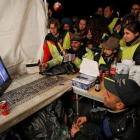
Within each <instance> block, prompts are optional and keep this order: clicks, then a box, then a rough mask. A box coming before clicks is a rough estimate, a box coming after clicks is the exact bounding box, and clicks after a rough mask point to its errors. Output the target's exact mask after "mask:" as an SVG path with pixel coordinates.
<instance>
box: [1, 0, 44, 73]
mask: <svg viewBox="0 0 140 140" xmlns="http://www.w3.org/2000/svg"><path fill="white" fill-rule="evenodd" d="M46 24H47V18H46V13H45V6H44V2H43V0H0V56H1V57H2V59H3V60H4V63H5V66H6V67H7V69H8V71H9V73H10V74H11V75H13V74H18V73H23V72H25V71H26V67H25V64H24V61H25V60H28V59H40V60H41V59H42V54H43V42H44V38H45V35H46V34H47V30H46Z"/></svg>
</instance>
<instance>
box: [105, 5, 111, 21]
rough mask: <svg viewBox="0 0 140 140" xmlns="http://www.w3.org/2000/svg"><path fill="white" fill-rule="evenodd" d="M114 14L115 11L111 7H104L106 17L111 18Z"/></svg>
mask: <svg viewBox="0 0 140 140" xmlns="http://www.w3.org/2000/svg"><path fill="white" fill-rule="evenodd" d="M112 14H113V11H111V10H110V7H106V8H105V9H104V17H105V18H107V19H108V18H110V17H111V16H112Z"/></svg>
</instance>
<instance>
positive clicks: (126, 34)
mask: <svg viewBox="0 0 140 140" xmlns="http://www.w3.org/2000/svg"><path fill="white" fill-rule="evenodd" d="M138 35H139V33H136V34H134V33H132V32H131V31H129V30H127V29H126V28H125V29H124V39H125V42H130V41H132V40H134V39H135V38H136V36H138Z"/></svg>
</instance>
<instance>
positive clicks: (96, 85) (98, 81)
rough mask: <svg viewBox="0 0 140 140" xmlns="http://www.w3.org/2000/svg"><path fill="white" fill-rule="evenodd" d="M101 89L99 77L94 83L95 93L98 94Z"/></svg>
mask: <svg viewBox="0 0 140 140" xmlns="http://www.w3.org/2000/svg"><path fill="white" fill-rule="evenodd" d="M100 89H101V85H100V78H99V76H98V77H97V79H96V81H95V91H96V92H99V91H100Z"/></svg>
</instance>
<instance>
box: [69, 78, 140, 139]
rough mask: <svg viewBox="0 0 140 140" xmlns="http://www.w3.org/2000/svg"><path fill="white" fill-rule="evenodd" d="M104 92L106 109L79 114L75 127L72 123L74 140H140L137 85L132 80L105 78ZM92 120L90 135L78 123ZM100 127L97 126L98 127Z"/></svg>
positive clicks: (139, 106)
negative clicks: (81, 129) (82, 115)
mask: <svg viewBox="0 0 140 140" xmlns="http://www.w3.org/2000/svg"><path fill="white" fill-rule="evenodd" d="M104 86H105V88H106V92H105V93H104V94H103V97H104V105H105V106H106V107H107V108H109V109H106V110H105V111H98V112H92V113H90V114H89V115H87V116H84V117H79V118H78V120H77V126H74V125H73V126H72V129H71V136H72V137H74V139H75V140H88V139H90V140H91V139H93V140H138V139H140V132H139V129H140V109H139V108H140V87H139V86H138V84H137V83H136V82H135V81H133V80H131V79H127V80H126V79H122V80H119V81H117V80H116V81H114V80H113V79H111V78H110V77H105V80H104ZM85 122H92V123H93V126H97V125H98V130H97V128H96V127H93V133H92V138H91V135H90V138H89V135H88V134H82V133H81V131H80V128H79V127H78V126H80V125H81V124H83V125H84V123H85ZM99 127H100V129H99Z"/></svg>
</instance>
